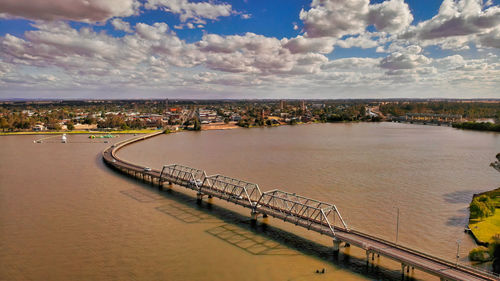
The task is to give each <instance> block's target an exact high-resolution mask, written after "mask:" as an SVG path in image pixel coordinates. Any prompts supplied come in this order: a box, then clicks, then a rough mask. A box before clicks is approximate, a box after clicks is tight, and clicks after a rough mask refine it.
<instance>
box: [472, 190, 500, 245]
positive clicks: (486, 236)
mask: <svg viewBox="0 0 500 281" xmlns="http://www.w3.org/2000/svg"><path fill="white" fill-rule="evenodd" d="M480 196H487V197H489V198H490V199H491V202H492V203H493V204H494V206H495V209H496V212H495V213H494V214H493V215H492V216H489V217H486V218H483V219H471V218H469V225H468V227H469V229H470V233H471V234H472V237H473V238H474V240H476V243H477V244H478V245H482V246H487V245H488V244H489V243H490V241H491V239H492V237H493V236H494V235H495V234H497V233H500V210H499V209H500V187H499V188H496V189H494V190H491V191H486V192H483V193H479V194H474V196H473V197H472V200H474V199H476V198H478V197H480ZM469 212H470V208H469ZM469 217H470V215H469Z"/></svg>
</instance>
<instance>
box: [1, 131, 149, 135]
mask: <svg viewBox="0 0 500 281" xmlns="http://www.w3.org/2000/svg"><path fill="white" fill-rule="evenodd" d="M157 131H159V130H151V129H143V130H116V131H39V132H32V131H24V132H0V136H8V135H60V134H93V135H95V134H149V133H154V132H157Z"/></svg>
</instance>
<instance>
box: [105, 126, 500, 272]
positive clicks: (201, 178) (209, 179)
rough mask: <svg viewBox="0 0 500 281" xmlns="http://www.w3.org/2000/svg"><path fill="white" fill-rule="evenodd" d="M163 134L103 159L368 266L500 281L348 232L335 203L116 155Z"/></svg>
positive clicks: (107, 152)
mask: <svg viewBox="0 0 500 281" xmlns="http://www.w3.org/2000/svg"><path fill="white" fill-rule="evenodd" d="M160 134H162V132H158V133H153V134H150V135H145V136H140V137H137V138H133V139H130V140H126V141H122V142H120V143H117V144H114V145H112V146H111V147H109V148H107V149H106V150H104V151H103V153H102V156H103V160H104V162H105V163H106V164H108V165H109V166H110V167H112V168H114V169H116V170H119V171H121V172H123V173H125V174H128V175H131V176H133V177H136V178H139V179H142V180H143V181H148V182H150V183H151V184H154V185H158V186H159V187H160V188H163V187H164V186H165V184H168V185H169V186H172V185H173V184H175V185H177V186H182V187H185V188H188V189H192V190H194V191H196V194H197V199H198V200H202V199H203V197H204V196H208V197H209V198H212V197H216V198H219V199H221V200H225V201H228V202H231V203H234V204H237V205H240V206H242V207H245V208H248V209H249V210H250V215H251V218H252V219H253V220H256V219H257V218H258V216H260V215H262V216H264V217H267V216H271V217H274V218H278V219H281V220H283V221H285V222H289V223H292V224H295V225H297V226H301V227H304V228H306V229H308V230H312V231H315V232H318V233H321V234H324V235H327V236H330V237H332V238H333V251H334V252H335V253H338V252H339V250H340V247H341V244H342V243H344V244H345V245H346V246H349V245H354V246H357V247H360V248H361V249H363V250H365V251H366V262H367V264H369V263H370V260H372V261H373V260H374V256H375V255H377V256H380V255H381V256H385V257H388V258H390V259H393V260H395V261H398V262H400V263H401V272H402V275H403V276H404V275H405V272H406V273H408V272H409V271H410V268H411V269H419V270H422V271H425V272H427V273H430V274H432V275H435V276H437V277H439V278H440V279H441V280H449V281H452V280H467V281H474V280H497V281H498V280H500V278H499V276H497V275H494V274H492V273H489V272H485V271H480V270H478V269H475V268H472V267H468V266H464V265H459V264H457V263H454V262H451V261H447V260H443V259H440V258H437V257H433V256H431V255H428V254H425V253H422V252H419V251H416V250H413V249H410V248H407V247H404V246H401V245H397V244H395V243H393V242H390V241H386V240H383V239H380V238H377V237H373V236H371V235H369V234H366V233H362V232H359V231H356V230H353V229H350V228H349V227H348V226H347V224H346V222H345V221H344V219H343V218H342V216H341V214H340V211H339V210H338V209H337V207H336V206H335V205H334V204H330V203H326V202H321V201H318V200H315V199H311V198H307V197H304V196H300V195H297V194H295V193H289V192H286V191H282V190H278V189H275V190H270V191H266V192H262V191H261V190H260V188H259V186H258V185H257V184H255V183H250V182H246V181H243V180H239V179H235V178H231V177H227V176H223V175H212V176H208V175H207V173H206V172H205V171H204V170H200V169H194V168H191V167H186V166H182V165H178V164H173V165H165V166H163V168H162V169H161V170H156V169H149V168H146V167H144V166H140V165H137V164H134V163H130V162H127V161H124V160H122V159H120V158H118V157H117V156H116V152H117V151H118V150H119V149H121V148H123V147H125V146H127V145H129V144H132V143H135V142H138V141H141V140H144V139H147V138H151V137H154V136H157V135H160Z"/></svg>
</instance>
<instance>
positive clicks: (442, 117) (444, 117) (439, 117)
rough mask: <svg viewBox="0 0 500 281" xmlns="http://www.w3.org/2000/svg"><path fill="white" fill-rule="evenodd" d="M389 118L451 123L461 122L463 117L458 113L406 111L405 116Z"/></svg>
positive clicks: (436, 123)
mask: <svg viewBox="0 0 500 281" xmlns="http://www.w3.org/2000/svg"><path fill="white" fill-rule="evenodd" d="M391 120H392V121H396V122H408V123H420V124H424V125H451V124H452V123H454V122H462V121H463V118H462V115H458V114H433V113H406V115H405V116H399V117H392V118H391Z"/></svg>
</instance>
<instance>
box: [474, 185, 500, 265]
mask: <svg viewBox="0 0 500 281" xmlns="http://www.w3.org/2000/svg"><path fill="white" fill-rule="evenodd" d="M497 208H500V188H497V189H495V190H491V191H488V192H483V193H481V194H476V195H474V197H473V199H472V202H471V203H470V206H469V210H470V218H469V228H470V230H471V233H472V235H473V236H474V238H475V239H476V241H477V242H478V243H479V244H481V245H482V246H479V247H476V248H474V249H472V250H471V251H470V252H469V259H470V260H472V261H479V262H486V261H493V271H494V272H497V273H498V272H500V211H498V210H496V209H497Z"/></svg>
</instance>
